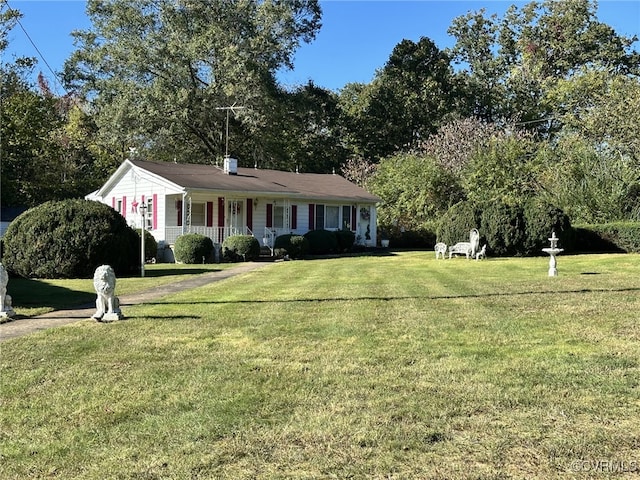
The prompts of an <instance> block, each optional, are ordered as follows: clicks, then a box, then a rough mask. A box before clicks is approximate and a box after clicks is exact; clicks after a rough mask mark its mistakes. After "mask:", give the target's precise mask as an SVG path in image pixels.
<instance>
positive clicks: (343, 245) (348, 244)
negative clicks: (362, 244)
mask: <svg viewBox="0 0 640 480" xmlns="http://www.w3.org/2000/svg"><path fill="white" fill-rule="evenodd" d="M333 233H334V235H335V236H336V241H337V242H338V251H339V252H349V251H351V249H353V244H354V243H355V241H356V234H355V233H354V232H352V231H351V230H336V231H335V232H333Z"/></svg>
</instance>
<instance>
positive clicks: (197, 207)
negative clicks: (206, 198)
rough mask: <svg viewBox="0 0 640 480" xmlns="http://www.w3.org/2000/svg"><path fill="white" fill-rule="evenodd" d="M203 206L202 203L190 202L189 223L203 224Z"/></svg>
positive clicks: (194, 224) (204, 218)
mask: <svg viewBox="0 0 640 480" xmlns="http://www.w3.org/2000/svg"><path fill="white" fill-rule="evenodd" d="M205 220H206V217H205V208H204V203H192V204H191V225H193V226H202V227H203V226H204V225H205Z"/></svg>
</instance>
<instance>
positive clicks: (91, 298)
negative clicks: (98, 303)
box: [8, 278, 96, 310]
mask: <svg viewBox="0 0 640 480" xmlns="http://www.w3.org/2000/svg"><path fill="white" fill-rule="evenodd" d="M87 281H90V280H87ZM8 293H9V295H11V299H12V303H13V305H14V306H15V305H20V306H21V307H25V308H41V307H48V308H53V309H54V310H68V309H73V308H77V307H78V306H85V305H87V306H88V305H95V299H96V294H95V292H83V291H80V290H72V289H69V288H65V287H60V286H57V285H51V284H50V283H46V282H43V281H41V280H36V279H31V278H12V279H11V281H10V282H9V288H8ZM14 308H15V307H14Z"/></svg>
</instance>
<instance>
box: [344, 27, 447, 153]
mask: <svg viewBox="0 0 640 480" xmlns="http://www.w3.org/2000/svg"><path fill="white" fill-rule="evenodd" d="M456 95H457V90H456V84H455V81H454V78H453V70H452V68H451V66H450V63H449V58H448V57H447V55H446V54H444V53H443V52H442V51H440V50H439V49H438V48H437V47H436V45H435V44H434V43H433V42H432V41H431V40H430V39H428V38H425V37H423V38H421V39H420V40H419V41H418V42H417V43H415V42H413V41H411V40H403V41H402V42H400V43H399V44H398V45H396V46H395V48H394V49H393V51H392V53H391V55H390V57H389V60H387V62H386V64H385V65H384V67H383V68H382V69H381V70H379V71H378V72H377V73H376V76H375V78H374V80H373V82H371V84H369V85H367V86H359V85H357V84H354V85H351V86H349V87H348V88H346V89H345V90H343V92H342V93H341V105H342V112H343V115H344V116H345V117H346V118H345V120H344V121H343V122H344V124H345V125H346V126H347V128H348V129H349V137H348V138H349V140H350V142H351V144H352V145H353V153H355V154H356V155H360V156H364V157H365V158H370V159H372V160H377V159H380V158H382V157H385V156H387V155H391V154H393V153H395V152H399V151H409V150H411V149H413V148H415V147H416V146H417V145H418V144H419V143H420V142H421V141H423V140H424V139H426V138H427V137H428V136H429V135H430V134H432V133H434V132H435V131H437V129H438V127H439V126H440V125H441V124H442V123H443V119H444V118H446V116H447V115H448V114H449V113H450V112H451V111H453V110H454V109H455V108H456Z"/></svg>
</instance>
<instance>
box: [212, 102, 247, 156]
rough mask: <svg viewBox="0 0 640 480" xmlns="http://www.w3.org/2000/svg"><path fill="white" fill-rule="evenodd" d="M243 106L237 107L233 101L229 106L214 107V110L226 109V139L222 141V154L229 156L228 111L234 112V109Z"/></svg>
mask: <svg viewBox="0 0 640 480" xmlns="http://www.w3.org/2000/svg"><path fill="white" fill-rule="evenodd" d="M243 108H244V107H238V106H236V104H235V103H234V104H233V105H231V106H230V107H216V110H226V111H227V126H226V137H227V138H226V139H225V143H224V156H225V157H228V156H229V112H235V111H236V110H242V109H243Z"/></svg>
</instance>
